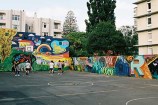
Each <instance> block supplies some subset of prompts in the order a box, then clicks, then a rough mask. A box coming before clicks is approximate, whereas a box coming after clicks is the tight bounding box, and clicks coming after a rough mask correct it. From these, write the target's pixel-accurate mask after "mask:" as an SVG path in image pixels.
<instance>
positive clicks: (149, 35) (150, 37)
mask: <svg viewBox="0 0 158 105" xmlns="http://www.w3.org/2000/svg"><path fill="white" fill-rule="evenodd" d="M148 39H149V40H151V39H152V33H151V31H148Z"/></svg>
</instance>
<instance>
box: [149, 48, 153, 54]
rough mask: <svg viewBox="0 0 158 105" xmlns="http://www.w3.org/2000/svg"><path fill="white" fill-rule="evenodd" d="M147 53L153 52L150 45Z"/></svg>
mask: <svg viewBox="0 0 158 105" xmlns="http://www.w3.org/2000/svg"><path fill="white" fill-rule="evenodd" d="M148 54H151V55H152V54H153V49H152V47H148Z"/></svg>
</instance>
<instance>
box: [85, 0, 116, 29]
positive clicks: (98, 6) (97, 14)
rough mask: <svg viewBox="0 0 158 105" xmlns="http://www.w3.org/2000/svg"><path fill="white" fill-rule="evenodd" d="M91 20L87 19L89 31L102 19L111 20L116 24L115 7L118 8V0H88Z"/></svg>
mask: <svg viewBox="0 0 158 105" xmlns="http://www.w3.org/2000/svg"><path fill="white" fill-rule="evenodd" d="M87 8H88V12H87V14H88V17H89V20H85V22H86V25H87V29H86V30H87V32H90V31H92V29H93V28H94V27H95V26H96V25H97V24H98V23H99V22H101V21H105V22H107V21H111V23H112V24H113V25H115V15H114V9H115V8H116V0H89V2H87Z"/></svg>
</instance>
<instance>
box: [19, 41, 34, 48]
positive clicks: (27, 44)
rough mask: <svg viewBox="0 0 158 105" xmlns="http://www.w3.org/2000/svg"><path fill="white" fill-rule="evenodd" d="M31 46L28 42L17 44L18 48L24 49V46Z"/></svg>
mask: <svg viewBox="0 0 158 105" xmlns="http://www.w3.org/2000/svg"><path fill="white" fill-rule="evenodd" d="M30 45H31V44H30V43H29V42H19V46H20V47H26V46H30Z"/></svg>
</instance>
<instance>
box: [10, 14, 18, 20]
mask: <svg viewBox="0 0 158 105" xmlns="http://www.w3.org/2000/svg"><path fill="white" fill-rule="evenodd" d="M12 20H20V16H19V15H13V16H12Z"/></svg>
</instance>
